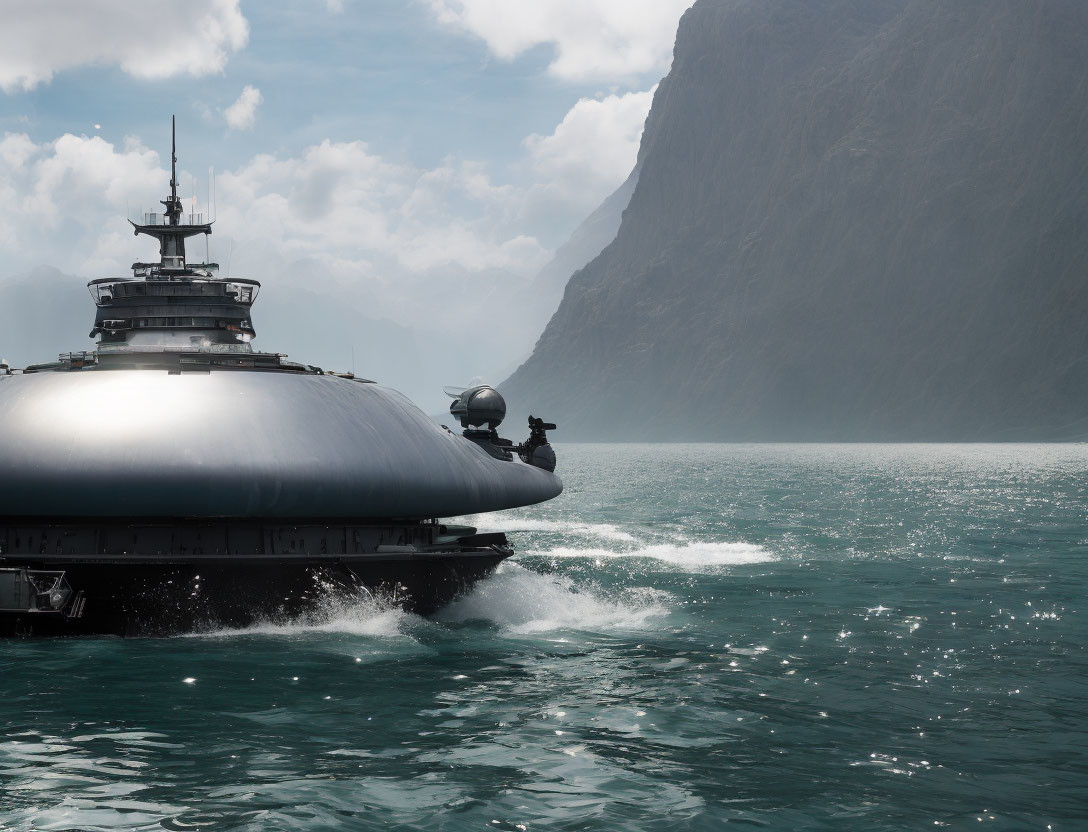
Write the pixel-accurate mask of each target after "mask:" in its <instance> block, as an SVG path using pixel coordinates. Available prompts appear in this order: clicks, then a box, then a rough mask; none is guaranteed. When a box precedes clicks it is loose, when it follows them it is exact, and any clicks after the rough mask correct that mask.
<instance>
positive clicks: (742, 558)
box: [525, 541, 776, 569]
mask: <svg viewBox="0 0 1088 832" xmlns="http://www.w3.org/2000/svg"><path fill="white" fill-rule="evenodd" d="M525 554H526V555H527V556H533V557H543V558H552V559H555V558H591V559H593V560H607V559H614V558H647V559H650V560H657V561H662V562H664V563H669V564H672V565H674V566H681V567H684V568H685V569H699V568H701V567H715V566H744V565H746V564H753V563H767V562H768V561H773V560H776V557H775V555H774V553H772V552H770V551H768V550H767V549H764V548H763V547H762V546H757V545H756V544H754V543H723V542H707V541H685V542H682V543H660V544H655V545H651V546H643V547H641V548H639V549H631V550H628V551H619V552H617V551H614V550H611V549H586V548H580V547H572V546H560V547H558V548H555V549H545V550H540V551H529V552H526V553H525Z"/></svg>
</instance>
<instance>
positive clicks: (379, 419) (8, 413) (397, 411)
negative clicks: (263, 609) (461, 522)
mask: <svg viewBox="0 0 1088 832" xmlns="http://www.w3.org/2000/svg"><path fill="white" fill-rule="evenodd" d="M561 490H562V483H561V482H560V480H559V478H558V477H556V476H555V475H554V474H552V473H550V472H548V471H544V470H542V469H540V468H536V467H534V466H532V465H528V464H525V463H524V462H522V461H521V460H520V459H519V458H518V457H517V455H513V457H512V459H510V460H505V459H498V458H496V457H495V456H493V455H491V454H489V453H487V451H485V450H484V449H483V448H481V447H480V445H478V444H477V443H475V442H472V441H470V440H468V439H466V438H464V437H463V436H460V435H458V434H454V433H451V432H449V431H447V430H445V429H443V428H442V427H440V426H439V425H437V424H435V423H434V422H433V420H431V419H429V418H428V417H427V416H426V415H425V414H424V413H423V412H421V411H420V410H419V409H418V408H417V407H415V405H413V404H412V403H411V402H410V401H408V400H407V399H406V398H405V397H404V396H402V395H401V394H399V393H397V392H395V391H393V390H389V389H386V388H383V387H380V386H378V385H376V384H370V383H361V382H359V381H355V380H351V379H345V378H341V377H337V376H331V375H317V374H311V373H294V372H263V371H245V370H216V371H211V372H182V373H179V374H168V373H166V372H164V371H162V370H101V369H82V370H69V371H58V372H41V373H30V374H26V375H12V376H0V516H7V517H157V518H165V517H188V518H193V517H246V518H356V519H363V518H391V517H395V518H427V517H449V516H455V515H461V514H473V513H478V512H485V511H495V510H498V509H505V508H511V507H514V506H523V505H530V504H533V503H538V502H541V501H543V500H548V499H550V498H552V497H554V496H556V495H557V494H559V493H560V491H561Z"/></svg>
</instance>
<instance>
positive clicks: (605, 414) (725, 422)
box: [504, 0, 1088, 440]
mask: <svg viewBox="0 0 1088 832" xmlns="http://www.w3.org/2000/svg"><path fill="white" fill-rule="evenodd" d="M1086 43H1088V4H1085V3H1083V2H1081V0H827V2H822V3H811V2H808V0H699V2H697V3H696V4H695V6H694V7H693V8H692V9H691V10H690V11H689V12H688V13H687V14H686V15H685V16H684V18H683V20H682V21H681V24H680V29H679V32H678V35H677V42H676V52H675V60H674V63H673V68H672V71H671V72H670V74H669V76H668V77H667V78H666V79H665V80H664V81H663V82H662V84H661V86H660V87H659V89H658V92H657V95H656V98H655V100H654V104H653V109H652V111H651V113H650V117H649V119H648V121H647V125H646V131H645V134H644V136H643V141H642V148H641V151H640V157H639V169H640V176H639V179H638V183H637V186H636V188H635V191H634V193H633V195H632V197H631V201H630V204H629V206H628V208H627V211H626V213H625V214H624V217H623V222H622V224H621V226H620V229H619V232H618V234H617V237H616V239H615V241H614V242H613V243H612V244H611V245H609V246H608V247H607V248H606V249H605V250H604V251H603V252H602V253H601V254H600V255H599V256H598V257H597V258H596V259H595V260H593V261H592V262H591V263H590V264H589V265H588V266H586V268H584V269H582V270H581V271H580V272H578V273H577V274H576V275H575V276H574V277H573V278H572V280H571V281H570V283H569V284H568V286H567V289H566V293H565V295H564V298H563V301H562V303H561V305H560V308H559V310H558V312H557V313H556V314H555V316H554V318H553V319H552V321H551V323H550V324H549V326H548V327H547V329H546V331H545V332H544V334H543V336H542V337H541V339H540V341H539V343H538V344H537V348H536V350H535V352H534V353H533V355H532V357H531V358H530V359H529V360H528V361H527V362H526V363H525V364H524V365H523V366H522V367H521V368H520V369H519V370H518V371H517V372H516V373H515V374H514V375H513V376H512V377H511V379H510V380H509V381H508V382H507V383H506V384H505V385H504V390H505V391H506V392H508V393H509V398H510V399H512V400H518V401H525V402H530V403H531V405H532V409H533V411H534V412H538V411H539V412H540V413H543V414H545V415H547V416H548V418H549V419H554V420H556V421H558V422H560V424H561V428H562V429H563V433H562V436H563V437H564V438H572V439H573V438H582V439H658V440H664V439H673V438H675V439H722V440H946V439H957V440H977V439H1032V438H1072V437H1083V436H1088V325H1086V322H1088V285H1086V279H1088V185H1086V183H1088V179H1086V175H1088V116H1085V113H1088V47H1086V46H1085V44H1086ZM557 438H558V434H557Z"/></svg>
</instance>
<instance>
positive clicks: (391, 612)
mask: <svg viewBox="0 0 1088 832" xmlns="http://www.w3.org/2000/svg"><path fill="white" fill-rule="evenodd" d="M420 621H422V619H421V618H420V617H419V616H418V615H413V614H411V613H408V612H405V611H404V610H402V609H401V608H400V607H398V606H396V605H395V604H393V603H392V602H391V601H386V600H384V599H380V598H374V597H372V596H369V595H364V596H361V597H354V598H345V597H342V596H330V597H327V598H324V599H322V600H321V601H319V602H317V603H316V604H315V607H314V609H313V610H311V611H310V612H307V613H304V614H302V615H299V616H296V617H293V618H283V619H273V620H265V621H258V622H256V623H254V624H251V625H250V626H248V627H238V628H231V629H216V628H209V629H207V630H202V631H200V632H196V633H191V634H189V636H188V637H191V638H224V637H230V636H296V635H302V634H305V633H342V634H345V635H353V636H367V637H371V638H374V637H385V638H391V637H395V636H405V635H407V630H408V629H409V628H410V627H411V626H413V625H415V624H418V623H419V622H420Z"/></svg>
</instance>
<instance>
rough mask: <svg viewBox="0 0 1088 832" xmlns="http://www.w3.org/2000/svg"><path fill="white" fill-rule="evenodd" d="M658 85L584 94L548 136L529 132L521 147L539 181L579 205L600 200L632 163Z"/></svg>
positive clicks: (625, 175) (617, 182)
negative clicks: (616, 92) (597, 95)
mask: <svg viewBox="0 0 1088 832" xmlns="http://www.w3.org/2000/svg"><path fill="white" fill-rule="evenodd" d="M656 89H657V87H654V88H653V89H649V90H646V91H645V92H631V93H627V94H626V95H609V96H607V97H605V98H601V99H593V98H583V99H581V100H580V101H579V102H578V103H577V104H575V105H574V106H573V107H572V108H571V109H570V111H569V112H568V113H567V114H566V116H564V117H563V121H561V122H560V123H559V125H558V126H557V127H556V128H555V130H554V131H553V132H552V133H551V135H548V136H540V135H536V134H534V135H532V136H529V137H528V138H527V139H526V140H525V146H526V148H527V149H528V151H529V155H530V159H531V161H532V164H533V167H534V168H535V169H536V171H537V173H538V175H539V177H540V179H541V181H543V182H546V183H548V184H549V185H551V186H553V187H556V188H559V189H560V190H561V191H562V192H563V193H564V194H565V195H566V196H567V198H568V200H569V201H570V202H572V203H575V204H580V205H581V206H583V207H589V206H595V205H596V204H597V203H599V202H601V201H602V200H603V199H604V198H605V197H606V196H608V194H609V193H611V192H612V191H613V190H615V189H616V188H617V187H619V185H620V183H621V182H623V180H624V179H626V178H627V175H628V174H629V173H630V172H631V169H632V168H633V167H634V166H635V161H636V159H637V157H638V147H639V141H640V140H641V138H642V128H643V126H644V125H645V123H646V116H647V114H648V113H649V112H650V104H651V103H652V102H653V97H654V92H655V90H656Z"/></svg>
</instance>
